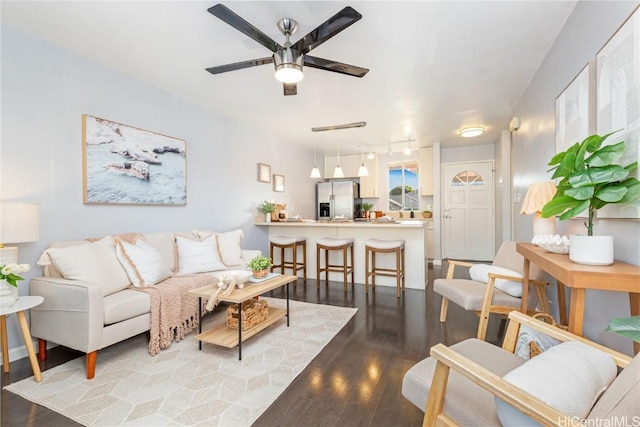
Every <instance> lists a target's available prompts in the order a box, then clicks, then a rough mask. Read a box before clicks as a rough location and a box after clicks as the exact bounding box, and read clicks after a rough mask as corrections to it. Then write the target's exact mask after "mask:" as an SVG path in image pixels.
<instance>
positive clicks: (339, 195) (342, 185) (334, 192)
mask: <svg viewBox="0 0 640 427" xmlns="http://www.w3.org/2000/svg"><path fill="white" fill-rule="evenodd" d="M359 197H360V195H359V188H358V183H357V182H354V181H330V182H319V183H318V184H317V187H316V206H317V216H318V219H319V220H330V219H333V218H336V217H339V218H346V219H353V214H354V211H355V204H356V202H357V199H358V198H359Z"/></svg>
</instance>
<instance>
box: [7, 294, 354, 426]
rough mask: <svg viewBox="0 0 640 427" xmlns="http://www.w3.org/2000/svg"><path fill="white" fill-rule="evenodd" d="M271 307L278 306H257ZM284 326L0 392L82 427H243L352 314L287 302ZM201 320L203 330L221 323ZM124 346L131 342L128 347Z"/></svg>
mask: <svg viewBox="0 0 640 427" xmlns="http://www.w3.org/2000/svg"><path fill="white" fill-rule="evenodd" d="M265 299H266V300H267V301H268V303H269V306H271V307H279V308H284V307H285V301H284V300H281V299H275V298H265ZM290 304H291V305H290V310H291V323H290V324H291V326H290V327H289V328H287V327H286V319H281V320H280V321H278V322H277V323H275V324H274V325H273V326H271V327H269V328H267V329H265V330H264V331H261V332H260V333H258V334H257V335H256V336H254V337H252V338H250V339H249V340H247V341H245V342H244V343H243V346H242V361H239V360H238V349H237V348H233V349H226V348H224V347H218V346H214V345H211V344H206V343H203V345H202V351H198V344H197V341H196V340H195V338H194V336H195V334H193V333H192V334H190V335H189V336H188V337H187V338H186V339H185V340H183V341H180V342H177V343H173V344H172V345H171V347H169V348H167V349H165V350H162V352H161V353H160V354H159V355H157V356H155V357H153V356H151V355H149V353H148V352H147V348H146V346H140V345H139V340H136V341H137V343H136V345H135V346H134V345H132V344H131V343H130V342H128V341H125V342H122V343H119V344H116V345H113V346H111V347H109V348H107V349H105V350H101V351H100V352H99V353H98V363H97V366H96V376H95V378H94V379H93V380H87V379H86V378H85V362H84V359H85V358H83V357H81V358H79V359H76V360H72V361H70V362H67V363H65V364H64V365H60V366H57V367H55V368H53V369H50V370H48V371H45V372H43V373H42V377H43V381H42V382H41V383H36V382H35V381H34V380H33V377H31V378H27V379H25V380H22V381H19V382H17V383H15V384H10V385H8V386H7V387H5V389H7V390H9V391H11V392H13V393H17V394H18V395H20V396H22V397H24V398H25V399H28V400H30V401H32V402H35V403H37V404H40V405H43V406H45V407H47V408H49V409H51V410H53V411H56V412H59V413H61V414H62V415H64V416H66V417H69V418H71V419H73V420H75V421H77V422H79V423H81V424H84V425H87V426H162V425H172V426H178V425H188V426H249V425H251V424H252V423H253V422H254V421H255V420H256V419H257V418H258V417H259V416H260V415H261V414H262V413H263V412H264V411H265V410H266V409H267V408H268V407H269V405H270V404H271V403H272V402H273V401H274V400H275V399H276V398H277V397H278V396H279V395H280V393H281V392H282V391H284V389H285V388H286V387H287V386H288V385H289V384H290V383H291V382H292V381H293V380H294V379H295V378H296V376H298V374H300V372H302V371H303V370H304V368H305V367H306V366H307V365H308V364H309V362H311V360H312V359H313V358H314V357H315V356H316V355H317V354H318V353H320V351H321V350H322V349H323V348H324V346H325V345H326V344H327V343H328V342H329V341H330V340H331V339H332V338H333V337H334V336H335V335H336V334H337V333H338V332H339V331H340V330H341V329H342V328H343V327H344V325H346V323H347V322H348V321H349V319H351V317H352V316H353V315H354V314H355V312H356V311H357V309H355V308H343V307H334V306H328V305H318V304H309V303H302V302H296V301H291V302H290ZM224 317H225V315H224V312H218V313H217V314H215V315H214V316H211V315H209V316H207V317H206V318H205V323H204V326H203V330H206V328H207V327H208V326H211V325H212V324H214V323H215V322H219V321H224ZM129 341H131V340H129Z"/></svg>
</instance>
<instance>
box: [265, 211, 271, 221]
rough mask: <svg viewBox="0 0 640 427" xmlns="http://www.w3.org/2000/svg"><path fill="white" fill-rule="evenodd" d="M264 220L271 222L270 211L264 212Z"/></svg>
mask: <svg viewBox="0 0 640 427" xmlns="http://www.w3.org/2000/svg"><path fill="white" fill-rule="evenodd" d="M264 221H265V222H271V212H267V213H266V214H264Z"/></svg>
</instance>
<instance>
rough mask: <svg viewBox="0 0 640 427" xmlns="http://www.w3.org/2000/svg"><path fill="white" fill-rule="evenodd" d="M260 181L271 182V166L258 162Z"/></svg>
mask: <svg viewBox="0 0 640 427" xmlns="http://www.w3.org/2000/svg"><path fill="white" fill-rule="evenodd" d="M258 182H271V166H269V165H267V164H266V163H258Z"/></svg>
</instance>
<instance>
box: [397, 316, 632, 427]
mask: <svg viewBox="0 0 640 427" xmlns="http://www.w3.org/2000/svg"><path fill="white" fill-rule="evenodd" d="M521 325H526V326H527V327H529V328H532V329H534V330H537V331H540V332H542V333H544V334H546V335H549V336H551V337H553V338H555V339H557V340H559V341H562V342H571V341H573V342H579V343H582V344H586V345H587V346H589V347H591V348H596V349H598V350H601V351H602V352H604V353H606V355H608V356H610V357H611V359H613V361H611V360H610V359H609V358H607V357H606V355H605V356H600V357H604V358H605V359H607V360H608V363H610V364H611V370H612V377H613V376H615V373H616V369H615V366H614V365H613V364H614V363H615V365H617V367H619V368H622V369H623V370H622V371H621V372H620V373H619V374H618V375H617V377H615V379H613V381H612V382H611V383H610V384H609V385H608V387H607V388H606V389H605V391H604V393H603V394H602V395H601V396H600V397H599V399H597V400H596V403H595V405H594V406H593V407H589V408H588V409H587V410H588V415H587V416H586V417H585V419H586V421H581V420H580V418H576V417H575V416H571V415H567V414H565V413H562V412H561V411H559V410H557V409H555V408H554V407H553V406H551V405H550V404H547V403H545V402H544V401H543V400H542V399H539V398H536V397H534V396H533V395H532V394H530V393H529V392H527V391H525V390H523V389H522V388H519V387H517V386H515V385H514V384H512V383H511V382H508V381H506V380H505V379H503V378H502V377H503V376H504V375H505V374H506V373H508V372H511V371H512V370H513V369H514V368H515V367H518V366H523V365H524V363H525V360H524V359H520V358H519V357H517V356H515V355H514V354H513V353H514V351H515V347H516V342H517V340H518V333H519V330H520V327H521ZM552 348H553V347H552ZM587 350H589V349H587ZM548 351H549V350H548ZM589 351H590V350H589ZM543 354H544V353H543ZM538 357H542V356H536V358H538ZM517 359H520V360H517ZM534 360H535V358H534V359H532V362H533V361H534ZM538 360H541V359H538ZM527 363H531V362H527ZM571 363H575V362H574V361H573V359H571ZM530 366H531V365H530ZM583 372H584V374H583ZM582 375H586V372H585V371H583V370H580V376H582ZM536 378H538V377H536ZM537 381H540V382H542V383H541V384H538V386H540V387H543V388H544V387H549V386H550V385H549V384H545V383H544V381H545V380H544V378H540V379H539V380H537ZM559 392H560V393H564V390H559ZM579 392H581V390H580V391H579ZM402 394H403V395H404V396H405V397H406V398H407V399H409V400H410V401H411V402H412V403H413V404H414V405H416V406H418V407H420V406H419V404H422V405H424V402H425V401H426V405H425V406H422V407H421V408H425V417H424V421H423V426H434V425H438V426H456V425H483V426H489V425H501V424H500V419H499V418H498V414H497V412H498V410H497V404H496V398H499V399H501V400H502V401H503V402H505V403H506V405H508V406H510V407H511V408H515V409H516V410H518V411H520V412H521V413H522V414H524V415H526V416H528V417H530V418H531V419H533V420H535V421H536V422H538V423H540V424H541V425H545V426H552V425H553V426H557V425H566V426H573V425H575V426H580V425H627V424H625V423H632V422H633V420H637V419H638V416H639V414H640V355H638V356H636V357H635V359H633V360H632V359H631V358H630V357H628V356H626V355H624V354H621V353H618V352H616V351H613V350H611V349H608V348H606V347H603V346H601V345H599V344H596V343H593V342H591V341H588V340H586V339H584V338H581V337H579V336H577V335H574V334H571V333H569V332H567V331H564V330H562V329H559V328H557V327H554V326H551V325H549V324H547V323H544V322H542V321H539V320H536V319H533V318H531V317H529V316H527V315H525V314H522V313H520V312H517V311H513V312H511V313H510V314H509V326H508V328H507V332H506V336H505V339H504V343H503V345H502V348H500V347H497V346H494V345H491V344H489V343H486V342H484V341H480V340H477V339H469V340H466V341H463V342H461V343H458V344H455V345H454V346H452V347H446V346H445V345H443V344H438V345H435V346H434V347H432V348H431V357H429V358H427V359H425V360H423V361H421V362H419V363H418V364H417V365H415V366H414V367H413V368H411V369H410V370H409V371H408V372H407V374H406V375H405V378H404V381H403V386H402ZM427 395H428V399H427V398H426V396H427ZM573 396H575V393H574V394H573ZM552 404H556V402H555V401H554V402H552ZM555 406H557V405H555ZM510 410H511V409H510ZM589 420H591V421H590V422H592V423H594V424H581V422H588V421H589ZM616 422H617V423H618V424H615V423H616ZM621 422H622V424H620V423H621ZM607 423H608V424H607ZM628 425H631V424H628Z"/></svg>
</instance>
